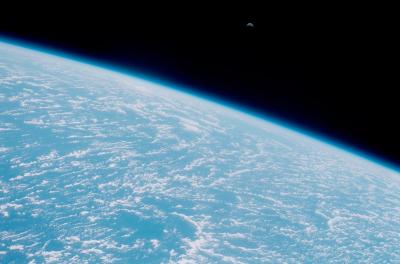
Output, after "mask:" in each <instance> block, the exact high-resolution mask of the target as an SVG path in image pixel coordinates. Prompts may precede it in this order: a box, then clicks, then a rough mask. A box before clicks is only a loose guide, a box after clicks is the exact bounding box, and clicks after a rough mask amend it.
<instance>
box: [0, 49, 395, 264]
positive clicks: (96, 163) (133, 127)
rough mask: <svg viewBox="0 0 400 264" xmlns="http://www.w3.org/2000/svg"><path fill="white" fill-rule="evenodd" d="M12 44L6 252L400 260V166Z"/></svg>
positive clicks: (116, 258)
mask: <svg viewBox="0 0 400 264" xmlns="http://www.w3.org/2000/svg"><path fill="white" fill-rule="evenodd" d="M310 135H311V134H304V133H303V132H299V131H298V130H293V129H292V128H290V127H287V126H283V125H281V124H278V123H276V122H273V121H271V120H269V119H266V118H260V117H257V116H255V115H251V114H248V113H246V112H243V111H239V110H237V109H234V108H231V107H228V106H227V105H226V104H225V105H224V104H220V103H218V102H213V101H212V100H209V99H206V98H204V97H201V96H196V95H194V94H189V93H186V92H184V91H182V90H179V89H174V88H173V87H167V86H165V85H162V84H160V83H157V82H154V81H153V82H152V81H150V80H148V79H143V78H138V77H135V76H129V75H125V74H122V73H118V72H115V71H112V70H108V69H104V68H101V67H98V66H95V65H90V64H85V63H82V62H78V61H74V60H71V59H67V58H65V57H62V56H61V57H60V56H55V55H51V54H49V53H45V52H41V51H38V50H33V49H28V48H25V47H22V46H18V45H14V44H10V43H7V42H0V262H1V263H43V262H45V263H52V262H53V263H400V248H399V245H400V174H399V173H398V172H397V171H396V170H394V169H393V168H389V167H385V166H383V165H382V164H379V163H377V162H374V161H370V160H367V159H365V158H364V157H361V156H358V155H356V154H354V153H351V152H349V151H347V150H345V149H343V148H340V147H338V145H333V144H331V143H329V142H325V141H322V140H320V139H317V138H315V137H313V136H310Z"/></svg>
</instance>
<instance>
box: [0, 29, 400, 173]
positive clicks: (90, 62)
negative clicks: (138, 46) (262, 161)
mask: <svg viewBox="0 0 400 264" xmlns="http://www.w3.org/2000/svg"><path fill="white" fill-rule="evenodd" d="M0 42H4V43H8V44H10V45H16V46H19V47H24V48H27V49H32V50H36V51H39V52H43V53H47V54H51V55H54V56H57V57H62V58H65V59H70V60H74V61H77V62H79V63H83V64H88V65H91V66H94V67H99V68H103V69H108V70H110V71H115V72H119V73H121V74H125V75H128V76H132V77H134V78H140V79H143V80H147V81H149V82H152V83H155V84H159V85H161V86H164V87H165V88H167V89H174V90H177V91H180V92H183V93H186V94H190V95H192V96H195V97H200V98H203V99H204V100H207V101H210V102H214V103H217V104H220V105H223V106H225V107H227V108H230V109H232V110H236V111H240V112H242V113H245V114H247V115H249V116H252V117H254V118H258V119H261V120H265V121H268V122H272V123H275V124H277V125H280V126H283V127H286V128H288V129H291V130H293V131H296V132H298V133H301V134H303V135H305V136H308V137H311V138H313V139H315V140H318V141H321V142H324V143H325V144H329V145H332V146H334V147H337V148H340V149H343V150H345V151H347V152H350V153H353V154H354V155H357V156H359V157H362V158H364V159H367V160H369V161H371V162H374V163H377V164H380V165H381V166H384V167H387V168H390V169H392V170H395V171H397V172H400V168H399V167H398V166H397V165H394V164H392V163H389V162H387V161H386V160H383V159H381V158H379V157H377V156H375V155H373V154H370V153H366V152H364V151H362V150H360V149H357V148H354V147H352V146H350V145H348V144H345V143H344V142H339V141H338V140H335V139H332V138H330V137H327V136H324V135H321V134H319V133H315V132H312V131H310V130H309V129H306V128H304V127H301V126H300V125H295V124H293V123H291V122H289V121H286V120H283V119H281V118H277V117H274V116H270V115H267V114H265V113H261V112H258V111H254V110H252V109H249V108H247V107H245V106H243V105H240V104H237V103H233V102H228V101H224V100H221V98H218V97H215V96H213V95H211V94H209V93H205V92H200V89H191V88H189V87H183V86H181V85H177V84H174V83H171V82H169V81H166V80H164V79H160V78H157V77H155V76H150V75H148V74H145V73H143V72H141V71H140V70H138V69H136V70H132V69H127V68H123V67H120V66H116V65H113V64H109V63H105V62H103V61H98V60H94V59H92V58H84V59H83V58H82V57H79V56H75V55H73V54H70V53H65V52H62V51H60V50H56V49H53V48H50V47H44V46H41V45H38V44H33V43H31V42H26V41H22V40H16V39H11V38H7V37H0Z"/></svg>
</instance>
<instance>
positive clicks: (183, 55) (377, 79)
mask: <svg viewBox="0 0 400 264" xmlns="http://www.w3.org/2000/svg"><path fill="white" fill-rule="evenodd" d="M151 4H153V5H154V8H153V7H151V8H149V7H147V8H143V7H139V6H135V5H131V6H126V7H121V6H117V4H115V6H113V5H112V3H108V6H102V7H101V8H93V7H91V6H85V7H83V6H68V5H62V4H59V5H58V6H56V7H55V9H53V10H51V11H50V10H49V9H40V8H36V9H35V10H32V9H29V8H27V9H25V11H24V12H21V10H19V11H18V12H12V11H11V10H9V11H6V9H4V10H2V15H1V16H0V34H1V36H3V37H4V36H5V37H13V38H16V39H21V40H25V41H31V42H33V43H37V44H41V45H45V46H49V47H52V48H56V49H59V50H61V51H65V52H70V53H73V54H76V55H79V56H82V57H86V58H89V59H95V60H98V61H101V62H106V63H110V64H114V65H117V66H119V67H123V68H126V69H128V70H129V69H131V70H133V71H136V72H139V73H144V74H147V75H150V76H155V77H156V78H159V79H163V80H165V81H168V82H171V83H176V84H179V85H183V86H188V87H190V88H193V89H195V90H196V89H197V90H199V91H200V92H204V93H208V94H210V95H212V96H215V97H217V98H221V99H222V100H225V101H228V102H232V103H235V104H239V105H242V106H243V107H245V108H248V109H250V110H254V111H259V112H262V113H265V114H267V115H269V116H272V117H275V118H280V119H283V120H285V121H287V122H291V123H293V124H295V125H298V126H300V127H303V128H306V129H309V130H311V131H313V132H316V133H320V134H322V135H323V136H326V137H328V138H332V139H334V140H337V141H339V142H342V143H345V144H348V145H350V146H352V147H353V148H355V149H358V150H361V151H364V152H366V153H369V154H370V155H372V156H375V157H377V158H381V159H384V160H386V161H388V162H392V163H393V164H397V165H400V137H399V135H400V126H398V125H397V123H398V122H399V120H400V118H399V114H400V111H399V105H400V104H399V97H398V94H397V90H398V87H400V86H399V83H398V79H397V76H398V72H397V71H396V68H395V67H393V65H394V58H393V53H394V50H395V45H394V43H393V39H395V36H393V34H394V32H393V31H392V29H393V25H394V21H391V16H390V15H386V13H385V12H386V11H384V10H383V11H382V10H379V9H375V8H374V7H371V8H364V7H360V6H357V7H349V6H347V7H343V8H341V7H340V8H333V7H321V8H320V9H317V8H318V7H315V6H313V7H305V6H302V7H284V8H282V7H280V8H277V7H272V6H252V7H250V8H248V7H244V6H240V5H239V6H236V7H235V9H234V10H233V8H232V9H229V7H230V6H226V8H225V7H224V8H220V7H218V8H217V7H215V6H213V5H208V6H198V5H193V6H191V7H190V8H186V7H178V6H177V7H171V6H170V7H169V8H168V7H165V8H164V7H159V8H158V9H156V7H158V6H157V3H151ZM249 22H251V23H253V24H254V27H247V26H246V24H247V23H249Z"/></svg>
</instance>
